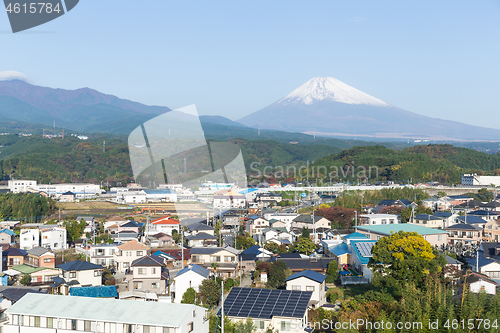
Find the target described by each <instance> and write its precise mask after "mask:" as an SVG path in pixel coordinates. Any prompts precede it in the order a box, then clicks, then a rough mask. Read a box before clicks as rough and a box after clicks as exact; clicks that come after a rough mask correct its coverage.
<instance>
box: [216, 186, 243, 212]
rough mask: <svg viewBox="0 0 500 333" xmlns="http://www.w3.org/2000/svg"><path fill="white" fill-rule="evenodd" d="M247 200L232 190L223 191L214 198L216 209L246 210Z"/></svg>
mask: <svg viewBox="0 0 500 333" xmlns="http://www.w3.org/2000/svg"><path fill="white" fill-rule="evenodd" d="M245 206H246V199H245V196H244V195H243V194H240V193H238V192H234V191H231V190H221V191H218V192H216V193H215V194H214V196H213V207H214V208H217V209H218V208H245Z"/></svg>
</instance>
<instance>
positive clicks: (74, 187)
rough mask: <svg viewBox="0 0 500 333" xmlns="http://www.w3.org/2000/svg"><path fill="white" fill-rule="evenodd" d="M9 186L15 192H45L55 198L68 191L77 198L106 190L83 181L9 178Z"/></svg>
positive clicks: (93, 195)
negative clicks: (59, 181) (66, 182)
mask: <svg viewBox="0 0 500 333" xmlns="http://www.w3.org/2000/svg"><path fill="white" fill-rule="evenodd" d="M8 186H9V190H10V191H11V192H14V193H26V192H44V193H46V194H47V195H49V196H51V197H55V198H58V197H60V196H61V195H62V194H63V193H66V192H72V193H74V194H75V196H76V198H77V199H83V198H93V197H95V196H96V195H97V194H101V193H103V192H104V191H103V190H101V187H100V186H99V185H94V184H83V183H78V184H77V183H74V184H73V183H70V184H37V182H36V181H35V180H9V184H8Z"/></svg>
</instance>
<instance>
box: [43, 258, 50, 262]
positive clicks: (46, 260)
mask: <svg viewBox="0 0 500 333" xmlns="http://www.w3.org/2000/svg"><path fill="white" fill-rule="evenodd" d="M43 262H52V259H50V258H49V259H43Z"/></svg>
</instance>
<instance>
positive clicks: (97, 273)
mask: <svg viewBox="0 0 500 333" xmlns="http://www.w3.org/2000/svg"><path fill="white" fill-rule="evenodd" d="M101 273H102V272H101V271H100V270H97V271H94V276H101Z"/></svg>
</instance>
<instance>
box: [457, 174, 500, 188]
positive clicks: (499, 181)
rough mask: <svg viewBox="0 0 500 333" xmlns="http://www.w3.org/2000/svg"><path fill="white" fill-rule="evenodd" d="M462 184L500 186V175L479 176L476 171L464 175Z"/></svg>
mask: <svg viewBox="0 0 500 333" xmlns="http://www.w3.org/2000/svg"><path fill="white" fill-rule="evenodd" d="M462 185H468V186H490V185H495V186H500V176H479V175H478V174H476V173H469V174H463V175H462Z"/></svg>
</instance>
